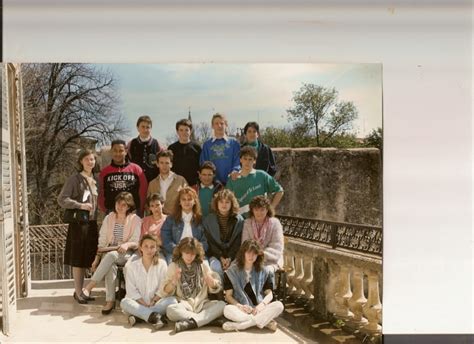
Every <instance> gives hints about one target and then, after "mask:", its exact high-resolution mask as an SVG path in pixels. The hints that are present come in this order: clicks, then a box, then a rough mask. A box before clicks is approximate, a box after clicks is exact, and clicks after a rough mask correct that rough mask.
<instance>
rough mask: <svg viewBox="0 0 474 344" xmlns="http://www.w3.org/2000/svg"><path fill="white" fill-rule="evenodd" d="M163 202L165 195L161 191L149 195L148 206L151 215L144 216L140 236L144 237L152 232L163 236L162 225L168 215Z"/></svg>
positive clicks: (157, 235) (159, 236)
mask: <svg viewBox="0 0 474 344" xmlns="http://www.w3.org/2000/svg"><path fill="white" fill-rule="evenodd" d="M163 204H164V200H163V197H162V196H161V195H160V194H159V193H152V194H151V195H150V196H148V198H147V200H146V206H147V208H148V210H149V211H150V212H151V215H150V216H146V217H144V218H143V221H142V231H141V235H140V237H143V236H144V235H145V234H151V235H154V236H156V237H158V238H161V226H163V223H164V222H165V220H166V215H165V214H163V211H162V210H163Z"/></svg>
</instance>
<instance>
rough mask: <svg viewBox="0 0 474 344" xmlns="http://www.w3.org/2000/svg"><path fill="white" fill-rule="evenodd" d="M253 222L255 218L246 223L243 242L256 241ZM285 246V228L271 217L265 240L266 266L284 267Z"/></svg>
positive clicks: (247, 220)
mask: <svg viewBox="0 0 474 344" xmlns="http://www.w3.org/2000/svg"><path fill="white" fill-rule="evenodd" d="M252 221H253V218H249V219H246V220H245V222H244V229H243V231H242V242H244V241H245V240H247V239H255V235H254V229H253V227H252ZM283 245H284V241H283V227H282V226H281V223H280V221H279V220H278V219H277V218H276V217H270V218H269V226H268V229H267V232H266V233H265V238H264V239H263V252H264V254H265V259H264V265H272V266H274V267H275V268H281V267H283Z"/></svg>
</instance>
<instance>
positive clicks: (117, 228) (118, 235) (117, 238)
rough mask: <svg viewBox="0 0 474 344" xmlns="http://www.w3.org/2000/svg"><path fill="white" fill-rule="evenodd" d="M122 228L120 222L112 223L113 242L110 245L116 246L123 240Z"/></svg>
mask: <svg viewBox="0 0 474 344" xmlns="http://www.w3.org/2000/svg"><path fill="white" fill-rule="evenodd" d="M123 228H124V225H123V224H122V223H115V225H114V242H113V243H112V245H111V246H117V245H119V244H120V243H122V242H123Z"/></svg>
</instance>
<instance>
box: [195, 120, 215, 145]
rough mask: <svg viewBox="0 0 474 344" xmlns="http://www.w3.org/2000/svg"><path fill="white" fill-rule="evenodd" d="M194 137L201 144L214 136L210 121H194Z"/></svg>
mask: <svg viewBox="0 0 474 344" xmlns="http://www.w3.org/2000/svg"><path fill="white" fill-rule="evenodd" d="M193 131H194V137H195V139H196V141H197V142H198V143H200V144H201V145H202V144H203V143H204V142H205V141H206V140H207V139H209V138H211V136H212V128H211V125H210V124H209V123H208V122H199V123H196V124H194V123H193Z"/></svg>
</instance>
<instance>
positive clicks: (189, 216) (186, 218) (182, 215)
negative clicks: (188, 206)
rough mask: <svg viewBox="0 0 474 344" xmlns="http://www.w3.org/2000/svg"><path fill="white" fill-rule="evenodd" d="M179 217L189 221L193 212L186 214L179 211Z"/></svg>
mask: <svg viewBox="0 0 474 344" xmlns="http://www.w3.org/2000/svg"><path fill="white" fill-rule="evenodd" d="M181 218H182V219H183V221H184V222H191V220H192V219H193V212H190V213H189V214H186V213H185V212H184V211H183V212H181Z"/></svg>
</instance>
